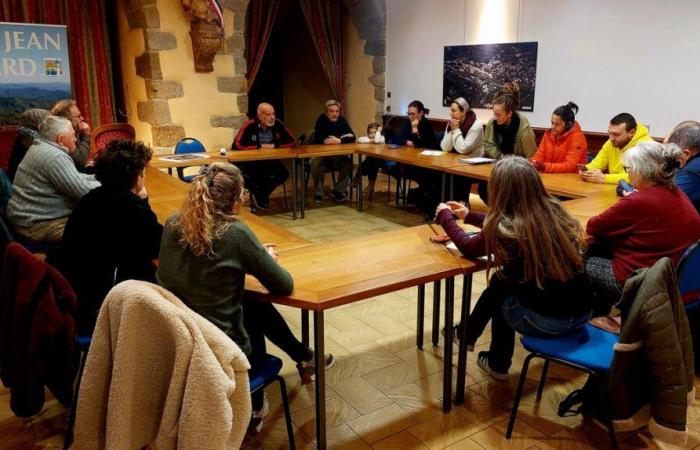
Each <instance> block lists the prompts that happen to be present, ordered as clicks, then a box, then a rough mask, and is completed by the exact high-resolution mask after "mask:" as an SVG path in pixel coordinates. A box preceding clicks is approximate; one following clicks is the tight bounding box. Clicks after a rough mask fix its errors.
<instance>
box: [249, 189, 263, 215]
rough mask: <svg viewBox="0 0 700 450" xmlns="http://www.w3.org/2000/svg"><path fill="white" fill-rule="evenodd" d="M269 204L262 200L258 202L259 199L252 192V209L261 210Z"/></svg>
mask: <svg viewBox="0 0 700 450" xmlns="http://www.w3.org/2000/svg"><path fill="white" fill-rule="evenodd" d="M266 206H267V205H263V204H262V202H258V200H257V199H256V198H255V194H253V193H252V192H251V193H250V209H251V210H252V211H260V210H263V209H265V207H266Z"/></svg>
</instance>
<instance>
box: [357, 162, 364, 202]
mask: <svg viewBox="0 0 700 450" xmlns="http://www.w3.org/2000/svg"><path fill="white" fill-rule="evenodd" d="M357 178H358V180H359V183H357V209H358V210H359V211H362V210H363V209H364V205H363V204H362V202H363V200H362V155H361V154H359V153H358V154H357Z"/></svg>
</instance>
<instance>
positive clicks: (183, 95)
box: [120, 0, 248, 153]
mask: <svg viewBox="0 0 700 450" xmlns="http://www.w3.org/2000/svg"><path fill="white" fill-rule="evenodd" d="M120 6H121V7H122V8H123V11H124V13H125V15H126V18H127V22H128V26H129V28H130V29H131V30H135V29H141V30H142V31H143V40H144V44H145V45H144V52H143V53H142V54H140V55H138V56H136V60H135V64H136V74H137V75H138V77H140V79H142V82H143V83H144V85H145V92H146V98H145V99H138V102H137V103H136V118H137V119H138V121H140V122H144V123H147V124H148V125H149V126H150V131H151V136H139V138H140V139H143V140H144V141H147V142H148V141H150V142H151V144H152V145H153V147H154V149H155V150H156V152H158V153H170V152H172V147H173V146H174V145H175V144H176V143H177V142H178V141H179V140H180V139H182V138H184V137H186V136H190V137H197V138H199V139H200V140H202V141H203V142H204V144H205V146H206V147H207V148H210V149H211V148H212V147H215V148H218V147H219V146H228V145H230V143H231V141H232V140H233V136H234V135H235V133H236V132H237V131H238V129H239V128H240V126H241V125H242V124H243V122H244V121H245V119H246V116H245V112H246V111H247V109H248V106H247V104H248V97H247V94H246V93H247V86H246V79H245V72H246V63H245V59H244V56H243V54H244V48H245V40H244V27H245V13H246V9H247V6H248V0H227V1H226V2H225V4H224V15H225V32H226V35H225V45H224V46H223V47H222V49H221V50H220V52H219V54H218V55H217V57H216V58H215V61H214V68H215V73H214V74H197V73H195V71H194V62H193V57H192V47H191V42H189V37H187V36H186V33H185V31H186V29H188V28H189V18H188V16H186V14H184V12H183V11H181V10H182V6H181V4H180V0H121V2H120ZM174 8H177V13H178V16H177V17H176V18H175V19H176V20H175V21H173V18H172V15H173V13H174ZM164 14H165V15H167V16H168V17H169V20H168V21H166V22H165V23H161V17H162V16H163V15H164ZM166 24H167V26H166ZM173 28H177V29H178V32H179V34H178V36H179V38H178V36H176V34H175V33H174V32H169V31H164V29H168V30H172V29H173ZM173 52H177V53H173ZM174 55H176V58H174V57H173V56H174ZM176 60H178V64H180V63H181V62H182V61H183V60H184V62H185V63H186V64H185V65H184V66H182V67H180V66H178V70H177V71H174V70H173V69H172V64H173V61H176ZM163 64H166V66H163ZM217 65H219V68H217ZM164 73H166V74H170V79H169V78H168V76H167V75H166V76H164ZM193 80H195V81H196V83H194V84H193ZM214 80H215V81H214ZM214 83H215V84H216V88H215V92H218V93H221V94H222V95H215V97H216V98H207V99H202V98H195V95H194V94H195V92H194V91H193V90H192V89H190V92H188V89H186V88H185V86H187V85H189V86H193V85H195V86H196V85H210V84H211V85H213V84H214ZM183 84H184V85H183ZM205 87H206V86H205ZM208 87H213V86H208ZM127 95H128V92H127ZM183 101H186V102H187V104H188V105H191V106H190V108H192V114H182V113H180V111H181V110H182V108H183V107H182V103H183ZM173 102H174V103H173ZM207 102H214V103H216V105H214V106H215V107H213V108H208V107H207V106H209V105H208V103H207ZM176 105H178V106H176ZM173 108H175V110H173ZM209 109H210V110H211V111H212V112H211V113H210V114H208V117H207V121H206V124H205V126H203V125H202V122H201V119H202V117H201V116H202V114H207V110H209ZM175 117H176V118H175ZM195 118H196V119H197V120H198V122H197V123H195V122H194V119H195ZM190 119H193V120H192V121H191V120H190ZM129 120H130V122H131V121H132V120H134V118H133V117H130V118H129ZM222 128H223V129H225V132H223V133H222V131H224V130H221V129H222ZM149 137H150V139H148V138H149Z"/></svg>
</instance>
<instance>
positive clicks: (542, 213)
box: [434, 156, 592, 380]
mask: <svg viewBox="0 0 700 450" xmlns="http://www.w3.org/2000/svg"><path fill="white" fill-rule="evenodd" d="M488 187H489V199H491V203H490V205H489V206H490V209H489V212H488V213H487V214H485V215H484V214H482V213H475V212H471V211H469V209H468V208H467V207H465V206H463V205H461V204H460V203H456V202H448V203H447V204H445V203H441V204H440V205H438V207H437V211H436V219H435V221H436V222H437V223H439V224H440V225H442V227H443V228H444V230H445V232H446V233H447V234H446V235H444V236H437V237H436V238H434V240H435V241H442V242H444V241H447V240H452V241H453V242H454V243H455V245H456V246H457V248H458V249H459V250H460V251H461V252H462V253H463V254H464V255H465V256H467V257H477V256H484V255H491V257H490V258H489V263H488V270H489V271H493V272H494V273H493V276H491V279H490V281H489V286H488V287H487V288H486V289H485V290H484V292H483V293H482V295H481V297H480V298H479V301H478V302H477V304H476V306H475V308H474V310H473V311H472V313H471V315H470V316H469V322H468V324H467V328H466V339H467V348H469V349H470V350H473V348H474V344H475V343H476V340H477V339H478V337H479V336H481V334H482V333H483V331H484V328H485V327H486V325H487V324H488V322H489V320H491V345H490V348H489V350H488V351H482V352H479V355H478V361H477V362H478V365H479V367H481V368H482V369H484V370H485V371H486V372H488V373H489V374H490V375H491V376H492V377H494V378H496V379H499V380H503V379H507V378H508V369H509V368H510V365H511V358H512V356H513V349H514V345H515V331H517V332H518V333H521V334H525V335H533V336H542V337H555V336H559V335H562V334H566V333H570V332H572V331H574V330H576V329H577V328H579V327H581V326H583V324H585V323H586V321H587V320H588V319H589V318H590V315H591V308H592V298H591V296H592V293H591V287H590V281H589V279H588V276H587V275H586V272H585V270H584V264H583V259H582V253H583V250H584V246H585V240H584V233H583V230H582V229H581V226H580V225H579V223H578V221H577V220H576V219H574V218H573V217H571V215H569V213H567V212H566V210H564V208H563V207H562V205H561V203H560V202H559V200H557V199H556V198H554V197H552V196H551V195H549V194H548V193H547V192H546V191H545V189H544V186H543V185H542V181H541V180H540V177H539V176H538V175H537V171H536V170H535V168H534V167H532V165H531V164H530V163H529V162H528V161H527V160H526V159H525V158H522V157H517V156H506V157H504V158H503V159H501V160H500V161H498V162H496V164H494V167H493V170H492V172H491V178H490V181H489V184H488ZM456 218H459V219H462V220H463V221H464V222H465V223H468V224H471V225H475V226H477V227H480V228H482V230H481V231H480V232H479V233H477V234H475V235H468V234H466V233H465V232H464V231H463V230H462V228H460V227H459V225H457V222H456V220H455V219H456ZM487 273H488V272H487ZM456 331H457V327H455V329H454V330H453V332H455V333H456Z"/></svg>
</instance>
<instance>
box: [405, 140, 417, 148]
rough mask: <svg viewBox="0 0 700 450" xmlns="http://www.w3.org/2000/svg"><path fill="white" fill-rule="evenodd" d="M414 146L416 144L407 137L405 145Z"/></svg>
mask: <svg viewBox="0 0 700 450" xmlns="http://www.w3.org/2000/svg"><path fill="white" fill-rule="evenodd" d="M415 146H416V144H414V143H413V141H412V140H410V139H409V140H407V141H406V147H415Z"/></svg>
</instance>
